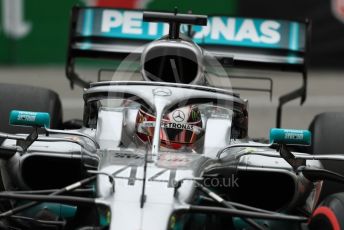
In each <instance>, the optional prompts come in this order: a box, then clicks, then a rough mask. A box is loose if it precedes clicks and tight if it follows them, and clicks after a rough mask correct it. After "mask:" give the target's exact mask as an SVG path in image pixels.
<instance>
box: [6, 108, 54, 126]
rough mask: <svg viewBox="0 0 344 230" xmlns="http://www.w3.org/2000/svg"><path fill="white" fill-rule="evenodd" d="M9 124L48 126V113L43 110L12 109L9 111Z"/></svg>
mask: <svg viewBox="0 0 344 230" xmlns="http://www.w3.org/2000/svg"><path fill="white" fill-rule="evenodd" d="M10 125H20V126H32V127H36V128H37V127H44V128H49V127H50V114H49V113H44V112H30V111H19V110H12V111H11V113H10Z"/></svg>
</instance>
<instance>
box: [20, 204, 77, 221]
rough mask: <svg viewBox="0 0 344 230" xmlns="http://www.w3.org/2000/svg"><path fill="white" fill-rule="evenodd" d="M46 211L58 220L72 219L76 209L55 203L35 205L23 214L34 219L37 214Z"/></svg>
mask: <svg viewBox="0 0 344 230" xmlns="http://www.w3.org/2000/svg"><path fill="white" fill-rule="evenodd" d="M43 209H46V210H49V211H50V212H51V213H53V214H55V215H56V216H58V217H59V218H63V219H64V218H67V219H69V218H73V217H74V216H75V214H76V211H77V207H76V206H70V205H64V204H55V203H41V204H37V205H35V206H34V207H32V208H30V209H28V210H26V211H25V212H24V214H25V215H27V216H31V217H35V216H36V215H37V214H38V212H40V211H41V210H43Z"/></svg>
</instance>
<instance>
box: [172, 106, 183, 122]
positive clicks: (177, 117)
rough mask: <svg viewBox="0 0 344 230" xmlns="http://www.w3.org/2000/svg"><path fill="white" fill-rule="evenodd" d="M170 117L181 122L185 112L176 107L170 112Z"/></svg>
mask: <svg viewBox="0 0 344 230" xmlns="http://www.w3.org/2000/svg"><path fill="white" fill-rule="evenodd" d="M172 118H173V120H174V121H176V122H182V121H184V119H185V114H184V112H183V111H181V110H179V109H177V110H176V111H174V112H173V113H172Z"/></svg>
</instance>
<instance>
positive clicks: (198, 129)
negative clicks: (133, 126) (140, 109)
mask: <svg viewBox="0 0 344 230" xmlns="http://www.w3.org/2000/svg"><path fill="white" fill-rule="evenodd" d="M152 127H155V121H144V122H142V123H141V124H139V126H138V128H139V130H141V131H142V130H144V129H145V128H152ZM161 128H165V129H166V128H167V129H181V130H189V131H192V132H195V133H196V134H199V133H200V132H201V130H202V128H201V127H199V126H196V125H190V124H187V123H176V122H162V123H161Z"/></svg>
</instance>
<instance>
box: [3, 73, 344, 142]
mask: <svg viewBox="0 0 344 230" xmlns="http://www.w3.org/2000/svg"><path fill="white" fill-rule="evenodd" d="M93 75H94V74H93ZM93 75H92V76H88V77H86V78H92V77H93ZM270 76H273V79H274V91H273V98H272V101H270V100H269V96H268V94H266V93H257V92H245V91H242V92H240V94H241V96H242V97H243V98H247V99H248V100H249V135H250V136H252V137H267V136H268V132H269V129H270V128H271V127H275V120H276V108H277V104H278V97H279V95H282V94H284V93H286V92H287V91H288V90H289V91H290V90H291V89H293V88H296V87H298V86H300V84H301V78H300V77H299V76H290V75H287V76H281V75H279V74H276V75H270ZM0 79H1V80H0V82H1V83H16V84H26V85H34V86H40V87H46V88H50V89H53V90H55V91H56V92H57V93H58V94H59V95H60V97H61V100H62V105H63V111H64V120H68V119H72V118H82V111H83V109H82V108H83V99H82V93H83V89H81V88H79V87H75V89H74V90H71V89H70V85H69V82H68V80H67V78H66V77H65V73H64V68H63V67H62V66H51V67H0ZM94 79H96V77H94ZM236 83H238V84H239V85H240V82H238V81H237V80H235V81H234V80H233V85H235V84H236ZM261 84H265V83H263V82H255V81H248V80H245V82H244V86H246V87H260V86H261V87H266V85H261ZM241 86H243V82H241ZM307 90H308V98H307V101H306V102H305V104H304V105H303V106H300V100H295V101H293V102H291V103H289V104H287V105H286V106H285V108H284V110H283V119H282V127H284V128H297V129H307V128H308V126H309V124H310V123H311V121H312V119H313V118H314V116H315V115H316V114H319V113H322V112H329V111H341V112H344V71H333V70H332V71H331V70H311V71H310V74H309V84H308V88H307Z"/></svg>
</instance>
